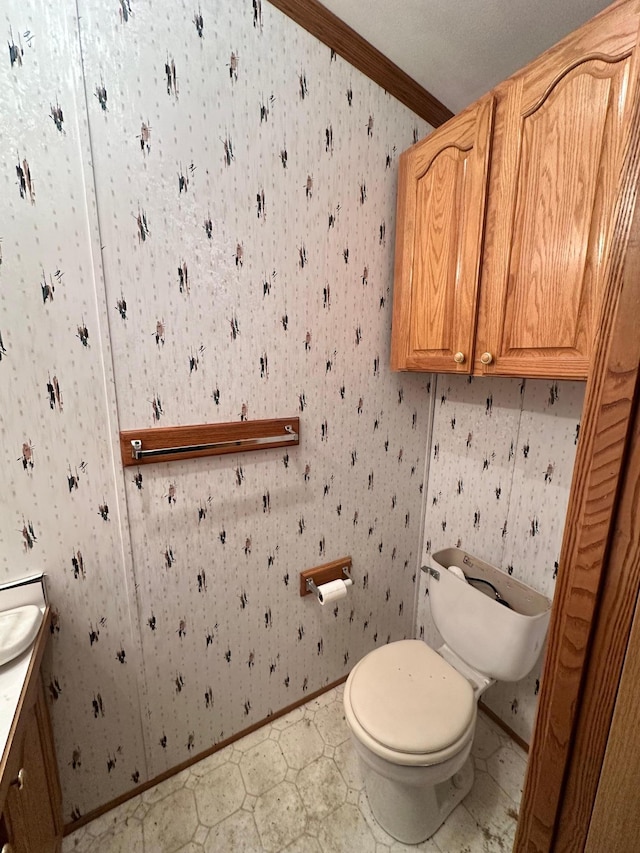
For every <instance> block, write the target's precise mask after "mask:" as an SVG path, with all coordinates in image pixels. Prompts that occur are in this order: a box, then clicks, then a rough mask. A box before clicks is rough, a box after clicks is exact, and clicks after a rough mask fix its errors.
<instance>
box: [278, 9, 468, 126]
mask: <svg viewBox="0 0 640 853" xmlns="http://www.w3.org/2000/svg"><path fill="white" fill-rule="evenodd" d="M269 2H270V3H271V5H272V6H275V7H276V9H279V10H280V11H281V12H284V14H285V15H287V17H289V18H291V19H292V20H293V21H295V22H296V24H299V26H301V27H302V28H303V29H305V30H307V32H309V33H311V35H313V36H315V37H316V38H317V39H318V40H319V41H321V42H323V44H326V45H327V46H328V47H330V48H331V49H332V50H334V51H335V52H336V53H338V54H340V56H342V58H343V59H346V60H347V62H349V63H351V65H353V66H354V67H355V68H357V69H358V71H362V73H363V74H365V75H366V76H367V77H368V78H369V79H370V80H373V81H374V83H377V84H378V85H379V86H382V88H383V89H386V90H387V92H389V94H390V95H393V97H394V98H397V99H398V100H399V101H400V102H401V103H402V104H404V105H405V106H406V107H409V109H410V110H413V112H414V113H416V114H417V115H419V116H420V118H423V119H424V120H425V121H428V122H429V124H430V125H431V126H432V127H439V126H440V125H441V124H444V122H445V121H448V120H449V119H450V118H453V113H452V112H451V110H450V109H449V108H448V107H445V105H444V104H443V103H442V102H441V101H439V100H438V99H437V98H436V97H435V96H434V95H432V94H431V92H428V91H427V90H426V89H424V88H423V87H422V86H420V85H419V84H418V83H416V81H415V80H414V79H413V78H412V77H409V75H408V74H405V72H404V71H403V70H402V69H401V68H398V66H397V65H395V63H393V62H391V60H390V59H387V57H386V56H385V55H384V54H382V53H380V51H379V50H377V49H376V48H375V47H374V46H373V45H372V44H370V43H369V42H368V41H366V40H365V39H363V38H362V36H360V35H358V33H357V32H356V31H355V30H352V29H351V27H349V26H348V25H347V24H345V23H344V21H342V20H341V19H340V18H338V16H337V15H334V14H333V12H330V11H329V10H328V9H326V8H325V7H324V6H323V5H322V4H321V3H318V0H269Z"/></svg>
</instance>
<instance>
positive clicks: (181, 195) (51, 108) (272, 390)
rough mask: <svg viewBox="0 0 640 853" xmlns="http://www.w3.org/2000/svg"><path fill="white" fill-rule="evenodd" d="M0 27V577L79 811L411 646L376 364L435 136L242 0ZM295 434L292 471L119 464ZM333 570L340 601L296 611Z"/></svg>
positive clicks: (407, 499) (70, 12) (405, 526)
mask: <svg viewBox="0 0 640 853" xmlns="http://www.w3.org/2000/svg"><path fill="white" fill-rule="evenodd" d="M2 14H3V22H4V26H5V32H6V36H7V41H8V44H9V49H8V50H7V51H6V53H5V56H4V59H3V60H2V65H1V71H0V73H1V74H2V81H1V82H2V85H1V86H0V111H1V112H2V114H3V115H9V116H12V117H13V119H12V120H11V121H9V122H4V123H3V136H2V145H1V151H2V155H1V156H2V161H1V162H2V167H1V168H2V174H3V175H4V186H5V191H4V193H3V198H4V204H3V207H2V215H1V220H0V238H1V240H2V242H1V243H0V248H1V250H2V265H0V333H1V335H2V348H1V350H0V352H1V357H0V375H1V377H2V381H1V382H0V395H1V396H0V402H1V406H0V418H1V419H2V422H1V423H2V429H3V437H4V441H3V445H2V449H3V453H4V466H3V467H4V470H5V471H6V472H7V474H6V475H5V488H4V489H3V491H2V502H3V507H2V514H1V516H0V539H1V541H2V564H1V565H2V569H1V572H2V574H3V575H4V576H5V577H15V576H19V575H21V574H25V573H26V572H28V571H29V570H32V569H35V568H41V567H42V568H44V569H45V570H46V571H47V573H48V575H49V586H50V590H51V598H52V602H53V605H54V607H55V610H56V622H55V627H54V630H53V642H52V644H51V652H50V655H49V660H48V662H47V664H46V672H45V683H46V684H47V687H48V692H49V697H50V702H51V709H52V715H53V722H54V730H55V737H56V745H57V751H58V758H59V764H60V770H61V775H62V785H63V791H64V813H65V819H67V820H69V819H73V818H77V817H79V816H80V815H82V814H84V813H86V812H87V811H89V810H91V809H93V808H95V807H97V806H99V805H100V804H102V803H105V802H108V801H109V800H111V799H113V798H114V797H116V796H118V795H120V794H122V793H123V792H125V791H127V790H129V789H131V788H132V787H134V786H135V785H136V784H137V783H140V782H143V781H145V780H146V779H149V778H152V777H153V776H155V775H156V774H158V773H160V772H162V771H164V770H165V769H168V768H171V767H172V766H174V765H175V764H176V763H178V762H180V761H183V760H185V759H187V758H189V757H190V756H191V755H194V754H197V753H198V752H200V751H202V750H205V749H207V748H208V747H210V746H211V745H212V744H214V743H215V742H216V741H217V740H219V739H221V738H226V737H228V736H230V735H232V734H234V733H235V732H238V731H240V730H242V729H244V728H246V727H247V726H250V725H251V724H252V723H255V722H257V721H259V720H261V719H262V718H264V717H265V716H266V715H267V714H269V713H270V712H272V711H277V710H278V709H280V708H282V707H284V706H286V705H288V704H290V703H292V702H294V701H296V700H299V699H302V698H303V697H304V695H305V694H306V693H310V692H311V691H313V690H316V689H318V688H319V687H321V686H323V685H324V684H326V683H329V682H331V681H334V680H335V679H337V678H339V677H340V676H342V675H344V674H346V673H347V672H348V670H349V668H350V666H351V665H352V664H353V662H354V661H355V660H357V659H358V658H359V657H361V656H362V655H363V654H364V653H365V652H366V651H368V650H369V649H370V648H372V647H373V646H374V645H376V644H380V643H384V642H387V641H388V640H389V639H396V638H401V637H404V636H409V635H411V634H412V632H413V623H412V620H413V616H414V601H415V588H416V583H415V580H416V566H417V562H418V556H419V547H420V546H419V537H420V529H421V507H422V501H423V495H422V491H423V490H422V483H423V474H424V462H425V452H426V446H427V438H428V430H429V411H430V406H429V383H430V377H425V376H406V375H397V374H391V373H390V371H389V369H388V358H389V337H390V335H389V330H390V310H391V301H390V298H391V294H390V287H391V280H392V262H393V235H394V219H395V190H396V161H397V155H398V153H399V152H400V151H401V150H403V149H404V148H406V147H407V146H408V145H409V144H410V143H411V142H412V140H413V139H414V138H416V137H417V136H422V135H423V134H424V133H425V132H426V131H427V129H428V128H427V126H426V125H424V123H423V122H421V121H419V120H417V119H416V117H415V116H414V115H413V114H411V113H410V112H409V111H408V110H406V108H404V107H403V106H402V105H400V104H399V103H397V102H396V101H394V100H393V99H392V98H391V97H390V96H389V95H387V94H386V93H385V92H383V91H382V90H381V89H379V88H378V87H377V86H375V85H374V84H373V83H371V82H370V81H368V80H367V79H365V78H364V77H363V76H362V75H360V74H359V72H357V71H355V70H354V69H352V68H351V67H350V66H348V65H347V64H346V63H344V62H343V61H342V60H341V59H340V58H338V57H336V56H334V55H332V54H331V52H330V50H329V49H328V48H326V47H324V46H323V45H321V44H319V43H318V42H317V41H315V40H314V39H313V38H311V37H310V36H309V35H308V34H306V33H305V32H303V31H302V30H300V29H299V28H298V27H296V26H295V25H294V24H293V23H292V22H291V21H290V20H289V19H287V18H285V17H284V16H283V15H281V14H280V13H279V12H277V11H276V10H274V9H273V8H272V7H270V6H268V4H266V3H264V4H261V3H260V2H259V0H258V2H249V0H246V2H243V3H235V2H231V0H227V2H224V3H223V2H219V3H217V4H215V6H212V5H208V6H207V5H202V6H199V7H198V10H197V12H195V14H194V7H192V6H191V5H184V4H180V3H168V2H161V3H154V4H151V3H150V2H139V3H138V2H135V3H134V2H128V0H124V2H114V3H110V4H105V3H103V2H97V0H81V2H79V3H78V10H76V6H75V4H74V3H72V2H71V1H70V0H66V2H61V3H55V4H54V3H52V2H48V0H41V2H39V3H38V4H36V5H35V6H32V7H31V8H30V9H29V10H28V11H27V10H25V8H24V7H23V5H22V4H20V3H18V2H17V0H10V2H9V3H8V4H5V7H4V9H3V13H2ZM78 14H79V17H78ZM78 21H80V30H81V31H80V33H78V32H77V28H78ZM289 414H290V415H293V414H298V415H299V417H300V419H301V444H300V446H299V447H297V448H291V449H289V450H288V451H282V450H266V451H264V452H261V453H255V454H247V455H238V456H225V457H220V458H217V459H206V460H197V461H192V462H184V463H180V462H175V463H170V464H165V465H157V466H147V467H144V468H141V469H140V470H137V469H135V468H134V469H128V470H127V472H126V474H124V475H123V473H122V470H121V467H120V464H119V461H118V456H117V447H116V439H117V432H118V430H119V429H121V428H122V429H128V428H133V427H136V426H145V427H146V426H154V425H172V424H185V423H196V422H224V421H230V420H239V419H244V418H247V419H255V418H262V417H284V416H287V415H289ZM114 450H115V457H114ZM344 554H350V555H351V556H352V557H353V575H354V580H355V585H354V587H353V589H352V591H351V592H350V594H349V597H348V598H347V599H346V600H345V601H344V602H340V603H339V604H338V606H336V607H331V608H321V607H320V606H319V605H318V604H317V603H315V602H314V601H313V600H312V599H311V598H305V599H300V597H299V595H298V572H299V571H300V570H302V569H306V568H309V567H311V566H314V565H318V564H321V563H324V562H327V561H328V560H331V559H333V558H335V557H339V556H341V555H344ZM70 721H71V722H72V724H71V725H70Z"/></svg>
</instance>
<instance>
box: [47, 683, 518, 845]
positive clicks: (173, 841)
mask: <svg viewBox="0 0 640 853" xmlns="http://www.w3.org/2000/svg"><path fill="white" fill-rule="evenodd" d="M342 690H343V688H342V686H341V687H338V688H336V689H334V690H331V691H329V692H328V693H325V694H323V695H322V696H320V697H319V698H317V699H314V700H312V701H311V702H308V703H307V704H306V705H305V706H303V707H301V708H297V709H296V710H295V711H292V712H291V713H290V714H287V716H285V717H280V718H279V719H277V720H274V721H273V722H272V723H270V724H268V725H266V726H263V728H261V729H259V730H258V731H256V732H253V733H252V734H250V735H247V736H246V737H245V738H243V739H242V740H239V741H237V742H236V743H234V744H232V745H231V746H228V747H226V748H225V749H223V750H221V751H220V752H217V753H215V754H214V755H211V756H210V757H209V758H205V759H203V760H202V761H200V762H199V763H198V764H195V765H193V766H192V767H190V768H189V769H188V770H184V771H183V772H181V773H178V774H176V775H175V776H172V777H171V778H170V779H167V780H166V781H164V782H161V783H160V784H159V785H156V786H155V787H154V788H151V789H150V790H148V791H146V792H145V793H144V794H139V795H138V796H136V797H134V798H133V799H131V800H129V801H128V802H126V803H124V804H123V805H122V806H119V807H118V808H115V809H113V810H112V811H110V812H108V813H107V814H105V815H103V816H102V817H100V818H97V819H96V820H94V821H93V822H92V823H90V824H87V826H85V827H82V828H81V829H78V830H76V832H74V833H72V834H71V835H69V836H68V837H67V838H65V840H64V843H63V846H62V853H263V851H265V853H280V851H282V853H285V851H286V853H343V851H344V853H401V851H426V853H508V851H510V850H511V848H512V846H513V837H514V833H515V827H516V820H517V813H518V807H519V803H520V794H521V788H522V782H523V779H524V772H525V764H526V754H525V753H524V752H523V751H522V750H521V749H520V748H519V747H518V746H517V745H516V744H514V743H513V741H511V740H510V738H508V737H507V736H506V735H505V734H504V733H503V732H502V731H501V730H500V729H499V728H497V727H496V726H495V725H494V724H493V723H492V722H491V721H490V720H488V719H487V718H486V717H484V716H483V715H482V714H480V716H479V719H478V726H477V732H476V739H475V742H474V746H473V755H474V761H475V766H476V778H475V783H474V786H473V789H472V790H471V792H470V793H469V794H468V796H467V797H466V799H465V800H464V802H463V803H462V804H461V805H459V806H458V808H457V809H455V811H454V812H453V813H452V814H451V815H450V816H449V818H448V819H447V821H446V822H445V823H444V824H443V826H441V827H440V829H439V830H438V832H437V833H436V834H435V835H434V836H433V838H431V839H429V840H428V841H425V842H423V843H422V844H419V845H413V846H407V845H404V844H401V843H399V842H397V841H395V840H394V839H393V838H391V837H390V836H389V835H387V833H386V832H384V831H383V830H382V829H381V828H380V827H379V826H377V824H376V823H375V821H374V819H373V816H372V815H371V811H370V809H369V804H368V802H367V797H366V794H365V792H364V789H363V785H362V779H361V776H360V771H359V768H358V763H357V759H356V756H355V754H354V751H353V748H352V746H351V742H350V740H349V732H348V729H347V724H346V722H345V720H344V715H343V710H342Z"/></svg>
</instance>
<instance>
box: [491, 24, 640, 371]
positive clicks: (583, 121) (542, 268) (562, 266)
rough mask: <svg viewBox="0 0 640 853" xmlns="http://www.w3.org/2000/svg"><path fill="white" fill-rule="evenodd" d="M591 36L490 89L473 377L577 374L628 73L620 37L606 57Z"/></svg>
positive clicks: (589, 333) (587, 343)
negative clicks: (491, 136) (488, 172)
mask: <svg viewBox="0 0 640 853" xmlns="http://www.w3.org/2000/svg"><path fill="white" fill-rule="evenodd" d="M621 11H623V10H618V11H617V14H618V16H619V15H620V14H621ZM592 29H593V44H590V43H589V39H588V38H587V39H586V41H585V43H583V44H581V34H580V31H579V32H578V34H576V38H575V41H574V43H573V44H571V45H567V46H565V49H564V53H563V52H562V51H560V52H559V57H556V58H555V59H556V60H557V61H556V62H550V61H549V58H548V57H547V58H545V60H544V61H540V62H539V63H537V64H536V63H534V64H533V65H532V66H531V68H530V70H528V71H526V72H523V74H522V75H520V76H519V77H518V78H517V79H516V80H514V81H513V82H511V81H510V82H509V83H508V84H507V85H505V86H504V87H503V89H502V91H501V93H500V94H501V100H500V103H499V105H498V108H497V115H496V132H495V137H496V147H495V148H494V153H495V160H494V166H495V168H493V170H492V184H491V189H490V202H489V214H488V216H489V218H490V219H491V221H492V225H491V228H490V233H489V234H488V236H487V240H486V254H485V261H486V263H485V267H484V269H483V278H482V290H481V307H480V315H479V323H478V343H477V347H476V356H477V358H476V362H475V365H474V370H475V372H477V373H497V374H500V375H512V376H541V377H543V376H546V377H553V378H559V379H562V378H576V379H580V378H586V376H587V373H588V368H589V359H590V355H591V347H592V343H593V340H594V337H595V331H596V324H597V320H598V311H599V306H600V295H601V285H602V277H603V272H604V263H605V260H606V249H607V244H608V237H609V229H610V225H611V221H612V214H613V210H614V205H615V198H616V191H617V178H618V174H619V170H620V166H621V157H622V150H623V149H622V141H623V137H624V121H625V116H626V114H627V110H626V108H627V101H628V94H629V91H630V89H631V88H632V87H631V80H630V77H631V74H632V70H633V65H632V52H631V51H632V47H633V43H632V41H631V34H630V33H626V32H625V33H624V34H622V35H621V36H620V38H619V40H618V42H617V43H616V42H615V40H613V41H612V39H611V38H610V36H609V35H606V38H607V39H608V41H607V42H606V46H607V49H608V50H610V51H611V56H607V55H606V54H605V55H603V52H602V50H601V48H602V45H601V44H599V43H598V41H597V37H596V36H597V35H598V33H597V31H596V30H595V29H594V28H592ZM588 34H589V33H587V35H588ZM600 35H601V36H602V38H604V35H602V34H600ZM580 53H581V54H582V56H580ZM560 60H563V61H564V62H565V63H566V65H564V67H563V65H562V64H560ZM484 352H488V353H491V355H492V358H493V360H492V362H491V365H490V366H489V367H485V366H483V365H482V364H481V362H480V356H481V355H482V354H483V353H484Z"/></svg>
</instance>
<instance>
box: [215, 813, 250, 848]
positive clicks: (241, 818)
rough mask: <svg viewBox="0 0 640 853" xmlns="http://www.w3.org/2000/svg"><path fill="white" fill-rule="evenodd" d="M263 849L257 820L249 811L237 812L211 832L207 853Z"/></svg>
mask: <svg viewBox="0 0 640 853" xmlns="http://www.w3.org/2000/svg"><path fill="white" fill-rule="evenodd" d="M260 849H261V845H260V837H259V836H258V831H257V829H256V825H255V822H254V820H253V818H252V817H251V815H250V814H247V812H243V811H240V812H236V813H235V814H232V815H231V817H228V818H226V819H225V820H223V821H222V822H221V823H219V824H218V825H217V826H214V827H213V829H212V830H211V831H210V832H209V835H208V836H207V839H206V841H205V843H204V850H205V853H231V851H233V853H256V851H257V850H260Z"/></svg>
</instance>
